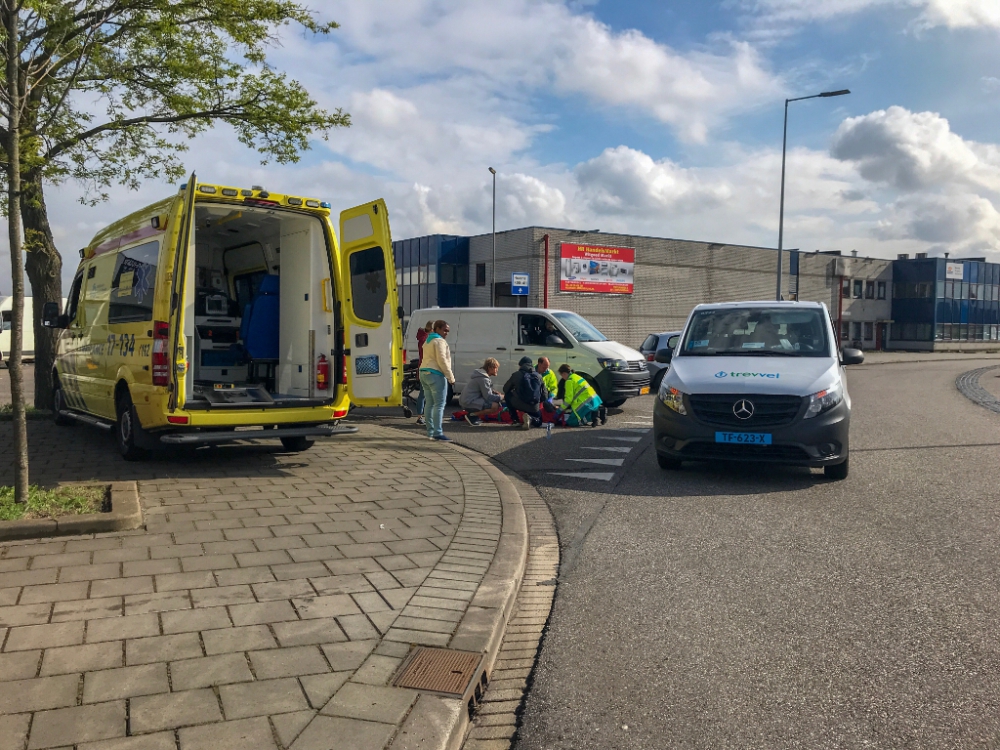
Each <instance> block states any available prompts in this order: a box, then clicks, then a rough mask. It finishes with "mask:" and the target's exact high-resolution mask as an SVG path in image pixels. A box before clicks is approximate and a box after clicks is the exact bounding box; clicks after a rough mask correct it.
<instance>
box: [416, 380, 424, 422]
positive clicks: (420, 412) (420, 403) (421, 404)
mask: <svg viewBox="0 0 1000 750" xmlns="http://www.w3.org/2000/svg"><path fill="white" fill-rule="evenodd" d="M423 413H424V384H423V383H421V384H420V395H419V396H417V414H418V415H421V416H422V415H423Z"/></svg>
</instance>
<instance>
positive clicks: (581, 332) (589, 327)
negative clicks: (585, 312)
mask: <svg viewBox="0 0 1000 750" xmlns="http://www.w3.org/2000/svg"><path fill="white" fill-rule="evenodd" d="M552 316H553V317H554V318H555V319H556V320H558V321H559V322H560V323H562V324H563V325H564V326H565V327H566V330H567V331H569V332H570V335H571V336H572V337H573V338H575V339H576V340H577V341H580V342H583V341H607V340H608V337H607V336H605V335H604V334H603V333H601V332H600V331H598V330H597V329H596V328H594V326H593V324H592V323H590V321H588V320H586V319H585V318H581V317H580V316H579V315H577V314H576V313H571V312H557V313H552Z"/></svg>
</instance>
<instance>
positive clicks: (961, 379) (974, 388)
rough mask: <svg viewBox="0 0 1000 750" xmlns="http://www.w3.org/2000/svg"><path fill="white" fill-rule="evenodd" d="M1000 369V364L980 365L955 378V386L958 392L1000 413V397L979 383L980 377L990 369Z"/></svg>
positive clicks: (985, 407)
mask: <svg viewBox="0 0 1000 750" xmlns="http://www.w3.org/2000/svg"><path fill="white" fill-rule="evenodd" d="M996 369H1000V365H992V366H990V367H980V368H979V369H978V370H969V371H968V372H963V373H962V374H961V375H959V376H958V377H957V378H955V387H956V388H958V392H959V393H961V394H962V395H963V396H965V397H966V398H967V399H969V400H970V401H971V402H972V403H974V404H977V405H979V406H981V407H983V408H984V409H989V410H990V411H992V412H996V413H997V414H1000V399H998V398H996V397H995V396H994V395H993V394H992V393H990V392H989V391H987V390H986V389H985V388H983V387H982V386H981V385H979V378H980V377H981V376H982V375H984V374H985V373H987V372H989V371H990V370H996Z"/></svg>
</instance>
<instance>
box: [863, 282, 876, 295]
mask: <svg viewBox="0 0 1000 750" xmlns="http://www.w3.org/2000/svg"><path fill="white" fill-rule="evenodd" d="M865 299H875V282H874V281H867V282H865Z"/></svg>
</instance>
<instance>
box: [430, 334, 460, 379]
mask: <svg viewBox="0 0 1000 750" xmlns="http://www.w3.org/2000/svg"><path fill="white" fill-rule="evenodd" d="M434 346H435V347H436V349H437V355H438V362H439V363H440V364H441V372H442V373H444V379H445V380H447V381H448V382H449V383H452V384H454V383H455V373H454V372H452V370H451V350H450V349H449V348H448V342H447V341H445V340H444V339H443V338H441V339H434Z"/></svg>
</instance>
